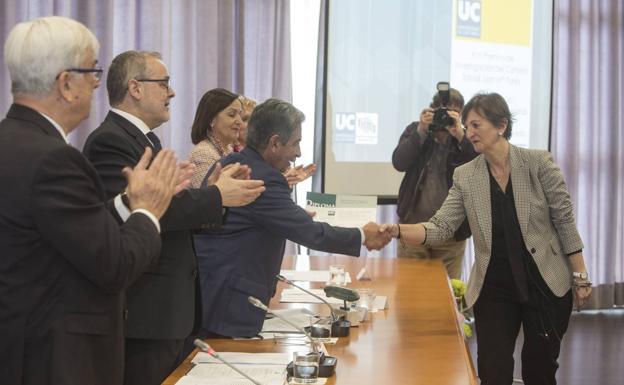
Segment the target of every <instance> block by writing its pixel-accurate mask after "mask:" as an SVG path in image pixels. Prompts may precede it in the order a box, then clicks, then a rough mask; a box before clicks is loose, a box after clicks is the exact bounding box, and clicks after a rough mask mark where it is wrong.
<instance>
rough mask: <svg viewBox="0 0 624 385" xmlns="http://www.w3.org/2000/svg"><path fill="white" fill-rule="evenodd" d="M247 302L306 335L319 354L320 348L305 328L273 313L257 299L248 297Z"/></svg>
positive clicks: (315, 351) (313, 348)
mask: <svg viewBox="0 0 624 385" xmlns="http://www.w3.org/2000/svg"><path fill="white" fill-rule="evenodd" d="M247 301H249V303H250V304H252V305H254V306H255V307H257V308H258V309H262V310H264V311H266V312H267V313H269V314H273V315H274V316H276V317H277V318H279V319H281V320H282V321H284V322H286V323H287V324H289V325H290V326H292V327H294V328H295V329H296V330H298V331H300V332H302V333H303V334H305V336H306V337H307V338H308V340H310V344H312V350H313V351H314V353H318V348H317V347H316V344H315V343H314V340H313V339H312V336H311V335H310V333H308V332H307V331H306V330H305V329H304V328H302V327H299V326H297V324H295V323H294V322H291V321H289V320H288V319H287V318H286V317H282V316H281V315H279V314H277V313H275V312H273V311H272V310H271V309H269V308H268V307H267V306H266V305H265V304H263V303H262V301H260V300H259V299H258V298H256V297H252V296H249V297H247Z"/></svg>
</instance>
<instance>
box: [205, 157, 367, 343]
mask: <svg viewBox="0 0 624 385" xmlns="http://www.w3.org/2000/svg"><path fill="white" fill-rule="evenodd" d="M235 162H239V163H241V164H246V165H249V167H251V169H252V173H251V178H252V179H261V180H263V181H264V184H265V187H266V191H265V192H264V193H263V194H262V195H261V196H260V197H259V198H258V199H256V200H255V201H254V202H253V203H250V204H249V205H247V206H244V207H234V208H230V210H229V213H228V215H227V217H226V220H225V224H224V225H223V227H222V229H221V230H220V231H212V232H206V233H202V234H196V236H195V250H196V253H197V260H198V264H199V275H200V282H201V285H200V286H201V290H202V302H203V320H202V330H201V333H200V334H204V333H208V332H211V333H217V334H220V335H224V336H231V337H250V336H254V335H256V334H257V333H258V332H259V331H260V330H261V328H262V323H263V321H264V315H265V312H264V311H262V310H260V309H257V308H255V307H253V306H252V305H250V304H249V303H248V302H247V297H248V296H250V295H253V296H254V297H256V298H258V299H260V300H261V301H262V302H264V303H265V304H267V305H268V303H269V300H270V299H271V297H272V296H273V295H274V294H275V287H276V279H275V275H276V274H279V271H280V266H281V264H282V257H283V255H284V247H285V244H286V239H290V240H291V241H293V242H296V243H299V244H301V245H303V246H306V247H308V248H311V249H315V250H321V251H325V252H329V253H340V254H347V255H359V254H360V248H361V239H360V238H361V236H360V231H359V230H358V229H356V228H344V227H332V226H330V225H328V224H327V223H321V222H314V221H313V220H312V219H311V218H310V217H309V216H308V214H307V213H306V212H305V210H303V209H302V208H301V207H299V206H297V205H296V204H295V202H293V200H292V198H291V195H290V194H291V190H290V188H289V187H288V183H287V182H286V179H285V178H284V176H283V175H282V174H281V173H280V172H279V170H277V169H275V168H273V167H272V166H270V165H269V164H267V163H266V162H265V161H264V160H263V159H262V157H261V156H260V154H258V153H257V152H256V151H255V150H253V149H252V148H250V147H246V148H245V149H244V150H243V151H242V152H240V153H233V154H230V155H229V156H227V157H226V158H224V159H223V160H222V161H221V164H222V165H223V166H225V165H227V164H230V163H235Z"/></svg>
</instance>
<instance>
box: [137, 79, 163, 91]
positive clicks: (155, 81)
mask: <svg viewBox="0 0 624 385" xmlns="http://www.w3.org/2000/svg"><path fill="white" fill-rule="evenodd" d="M134 80H136V81H137V82H147V83H156V84H158V85H159V86H161V87H162V88H164V89H166V90H169V89H171V82H170V80H171V78H168V77H167V78H163V79H134Z"/></svg>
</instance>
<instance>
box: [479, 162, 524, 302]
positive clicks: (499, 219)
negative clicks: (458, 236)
mask: <svg viewBox="0 0 624 385" xmlns="http://www.w3.org/2000/svg"><path fill="white" fill-rule="evenodd" d="M488 173H489V174H490V198H491V202H492V255H491V258H490V266H489V267H488V271H487V274H486V283H489V284H493V285H495V286H501V285H502V286H503V287H509V286H510V285H512V283H513V286H515V291H516V294H517V296H518V300H519V301H521V302H526V301H527V300H528V298H529V289H528V282H527V269H526V268H527V266H526V260H525V258H526V257H527V253H528V251H527V250H526V247H525V246H524V240H523V238H522V232H521V231H520V224H519V222H518V214H517V213H516V206H515V201H514V196H513V188H512V186H511V176H510V177H509V182H508V183H507V188H506V191H504V192H503V190H502V189H501V188H500V186H499V185H498V183H497V182H496V179H494V176H492V173H491V172H490V169H489V166H488Z"/></svg>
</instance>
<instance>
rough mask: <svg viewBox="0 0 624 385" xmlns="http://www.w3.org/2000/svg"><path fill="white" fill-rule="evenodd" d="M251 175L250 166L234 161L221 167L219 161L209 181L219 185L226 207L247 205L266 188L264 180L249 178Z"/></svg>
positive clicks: (222, 200)
mask: <svg viewBox="0 0 624 385" xmlns="http://www.w3.org/2000/svg"><path fill="white" fill-rule="evenodd" d="M250 175H251V169H250V168H249V166H246V165H241V164H240V163H232V164H228V165H227V166H225V167H224V168H223V169H221V164H220V163H217V165H216V167H215V170H214V172H213V173H212V174H211V175H210V177H209V178H208V183H209V184H210V183H212V184H214V185H215V186H217V188H218V189H219V192H220V193H221V204H222V205H223V206H224V207H239V206H245V205H248V204H249V203H251V202H253V201H255V200H256V198H258V197H259V196H260V194H262V193H263V192H264V190H265V188H264V181H262V180H254V179H249V178H250ZM211 178H216V179H212V180H211Z"/></svg>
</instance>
